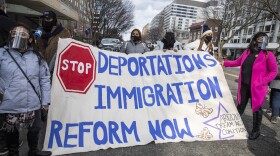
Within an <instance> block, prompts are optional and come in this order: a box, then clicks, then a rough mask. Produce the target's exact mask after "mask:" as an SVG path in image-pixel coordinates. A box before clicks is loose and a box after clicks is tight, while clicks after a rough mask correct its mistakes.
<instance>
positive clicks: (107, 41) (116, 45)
mask: <svg viewBox="0 0 280 156" xmlns="http://www.w3.org/2000/svg"><path fill="white" fill-rule="evenodd" d="M98 47H99V48H100V49H104V50H109V51H120V48H121V42H120V40H119V39H116V38H103V39H102V40H101V43H100V44H99V46H98Z"/></svg>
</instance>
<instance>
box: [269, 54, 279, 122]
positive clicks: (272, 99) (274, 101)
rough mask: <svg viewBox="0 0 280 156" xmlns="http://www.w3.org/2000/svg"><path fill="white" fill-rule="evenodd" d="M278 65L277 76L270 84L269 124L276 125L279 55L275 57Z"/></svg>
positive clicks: (277, 115)
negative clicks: (270, 112) (270, 111)
mask: <svg viewBox="0 0 280 156" xmlns="http://www.w3.org/2000/svg"><path fill="white" fill-rule="evenodd" d="M276 58H277V65H278V74H277V76H276V78H275V79H274V80H273V81H272V82H271V83H270V85H269V86H270V88H271V92H270V100H269V102H270V106H271V109H272V114H271V119H270V121H271V123H273V124H276V123H277V117H279V115H280V72H279V70H280V55H278V56H276Z"/></svg>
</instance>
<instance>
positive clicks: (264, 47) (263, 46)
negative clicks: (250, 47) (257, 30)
mask: <svg viewBox="0 0 280 156" xmlns="http://www.w3.org/2000/svg"><path fill="white" fill-rule="evenodd" d="M266 46H267V36H263V39H262V42H258V48H259V49H262V50H266Z"/></svg>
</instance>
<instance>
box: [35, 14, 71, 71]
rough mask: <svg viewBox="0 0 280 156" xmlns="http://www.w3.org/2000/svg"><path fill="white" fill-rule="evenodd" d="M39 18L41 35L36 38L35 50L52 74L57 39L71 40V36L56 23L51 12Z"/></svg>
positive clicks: (55, 18)
mask: <svg viewBox="0 0 280 156" xmlns="http://www.w3.org/2000/svg"><path fill="white" fill-rule="evenodd" d="M40 18H41V19H42V30H41V35H38V37H37V38H36V40H37V42H36V48H37V49H36V50H38V51H39V52H40V53H42V54H43V56H44V58H45V59H46V61H47V63H48V65H49V69H50V72H51V73H53V70H54V65H55V60H56V51H57V44H58V39H59V38H71V34H70V32H69V30H68V29H66V28H64V27H63V26H62V24H61V23H57V17H56V14H55V13H54V12H53V11H45V12H44V13H43V15H42V16H41V17H40ZM39 30H40V29H39Z"/></svg>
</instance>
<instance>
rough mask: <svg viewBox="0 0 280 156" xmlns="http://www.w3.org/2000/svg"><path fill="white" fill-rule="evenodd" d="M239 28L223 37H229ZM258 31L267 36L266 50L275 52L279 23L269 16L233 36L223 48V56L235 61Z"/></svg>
mask: <svg viewBox="0 0 280 156" xmlns="http://www.w3.org/2000/svg"><path fill="white" fill-rule="evenodd" d="M261 16H262V15H260V17H261ZM239 28H240V27H236V28H234V29H233V30H231V32H230V33H229V34H227V35H226V36H225V37H229V36H231V35H232V34H234V32H235V31H236V30H238V29H239ZM260 31H261V32H265V33H266V34H267V35H268V42H269V43H268V46H267V49H268V50H273V51H276V50H277V49H279V43H280V21H279V20H278V19H277V18H275V17H274V16H272V15H271V16H267V17H266V18H265V19H264V20H262V21H260V22H258V23H255V24H252V25H250V26H248V27H246V28H244V29H242V30H241V31H240V32H238V33H237V34H236V35H234V36H233V38H232V39H231V40H229V42H228V43H226V44H225V45H224V46H223V54H224V55H227V56H228V57H229V58H230V59H236V58H237V57H239V56H240V55H241V54H242V52H243V51H244V50H245V49H247V47H248V45H249V43H250V41H251V38H252V37H253V36H254V34H256V33H257V32H260Z"/></svg>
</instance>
